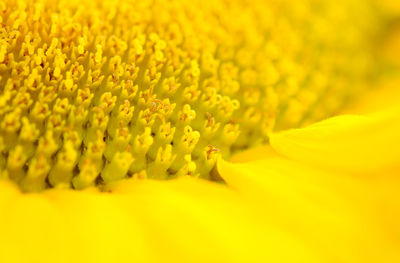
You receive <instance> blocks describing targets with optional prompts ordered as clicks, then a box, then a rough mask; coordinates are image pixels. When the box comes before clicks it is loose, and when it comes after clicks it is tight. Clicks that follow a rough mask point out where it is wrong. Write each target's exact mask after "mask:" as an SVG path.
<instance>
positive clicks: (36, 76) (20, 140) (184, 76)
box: [0, 0, 377, 191]
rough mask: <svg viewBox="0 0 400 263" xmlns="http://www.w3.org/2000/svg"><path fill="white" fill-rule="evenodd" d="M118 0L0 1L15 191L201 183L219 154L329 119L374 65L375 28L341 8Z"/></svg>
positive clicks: (0, 164) (8, 173)
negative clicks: (129, 181)
mask: <svg viewBox="0 0 400 263" xmlns="http://www.w3.org/2000/svg"><path fill="white" fill-rule="evenodd" d="M121 1H122V2H123V5H122V6H123V7H121ZM121 1H111V2H110V3H107V5H101V4H100V5H97V4H93V1H90V0H79V1H77V0H71V1H59V0H55V1H44V0H37V1H33V2H34V3H33V2H32V1H31V0H18V1H15V0H8V1H6V2H7V3H6V4H3V3H0V9H1V10H0V90H1V95H0V177H2V178H3V177H7V178H9V179H10V180H13V181H15V182H16V183H17V184H19V185H20V186H21V189H23V190H24V191H41V190H43V189H46V188H50V187H67V188H74V189H83V188H85V187H89V186H99V185H100V184H108V183H110V182H114V181H118V180H120V179H123V178H127V177H132V178H135V179H145V178H155V179H170V178H174V177H177V176H196V177H197V176H198V177H201V178H205V179H210V177H211V176H210V174H211V173H213V172H214V170H213V169H214V167H215V164H216V162H217V160H218V158H220V156H222V157H224V158H229V157H230V156H231V155H232V154H233V153H235V152H236V151H237V150H239V149H240V150H242V149H247V148H250V147H253V146H256V145H259V144H263V143H267V142H268V136H269V134H270V133H271V131H272V130H274V129H282V128H288V127H296V126H299V125H302V124H305V123H308V122H313V121H316V120H318V119H321V118H324V117H326V116H329V115H330V114H332V113H333V112H335V111H336V110H337V109H338V108H340V107H341V106H342V105H341V104H340V102H343V101H345V98H350V97H356V95H357V94H358V93H359V92H361V91H362V89H363V87H364V86H367V85H363V84H365V83H366V82H367V81H370V74H369V73H370V72H372V67H373V66H374V64H375V63H374V61H373V60H372V58H371V56H369V54H368V52H367V51H368V50H369V47H368V45H370V44H371V43H372V41H370V39H369V35H367V34H365V32H373V31H372V29H374V28H377V26H376V23H375V22H376V21H375V20H373V19H372V20H371V21H369V20H366V19H355V18H354V14H356V13H358V12H359V10H354V7H353V5H351V4H347V2H346V1H344V0H343V1H342V2H343V3H342V2H341V4H340V5H337V4H335V3H333V2H332V3H330V2H327V3H326V5H327V8H324V10H320V8H318V5H314V4H307V3H308V0H305V1H306V2H305V4H304V6H303V7H302V12H300V13H301V14H300V13H299V12H298V10H297V9H296V8H297V4H296V3H292V2H290V1H282V3H280V4H279V5H275V4H273V3H270V1H258V2H257V4H254V5H253V3H247V2H246V3H242V2H241V1H235V0H233V1H217V2H218V4H215V3H214V1H199V2H196V1H195V2H193V3H192V2H191V3H190V4H187V3H183V1H181V0H178V2H177V3H175V4H171V3H169V1H165V0H161V1H155V2H154V3H152V5H151V8H150V7H149V6H148V5H147V4H143V5H142V4H140V5H138V4H137V3H136V2H132V1H126V0H121ZM228 2H229V3H228ZM360 2H361V0H360ZM333 5H335V6H334V8H332V9H331V8H329V7H331V6H333ZM337 6H340V7H339V8H341V9H340V10H341V12H340V14H341V15H340V18H338V17H337V15H332V13H331V12H335V14H336V12H337V11H338V9H337V8H338V7H337ZM354 6H357V5H354ZM368 8H369V7H368V6H367V5H366V9H368ZM266 9H268V10H271V12H270V16H268V18H265V15H264V14H263V13H262V12H261V11H260V10H266ZM77 10H78V11H77ZM154 10H157V12H154ZM193 10H196V12H193ZM332 10H333V11H332ZM303 12H304V14H307V15H302V14H303ZM215 17H218V19H215ZM314 18H315V19H317V21H324V25H326V26H327V28H324V30H321V29H320V28H318V26H315V23H314V22H312V21H314ZM199 21H201V23H199ZM354 21H357V23H355V22H354ZM328 25H334V26H335V27H336V28H341V30H335V31H334V32H333V31H332V29H330V27H329V26H328ZM349 32H351V34H348V33H349ZM346 34H347V35H346ZM348 35H351V36H352V37H351V38H348V37H345V36H348ZM332 50H333V51H334V52H333V53H332V52H331V51H332ZM316 51H318V52H316ZM355 69H357V70H355Z"/></svg>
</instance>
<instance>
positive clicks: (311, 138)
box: [270, 106, 400, 174]
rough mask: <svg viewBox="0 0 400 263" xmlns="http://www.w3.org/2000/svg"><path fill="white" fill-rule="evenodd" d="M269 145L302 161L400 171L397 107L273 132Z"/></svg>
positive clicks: (347, 168)
mask: <svg viewBox="0 0 400 263" xmlns="http://www.w3.org/2000/svg"><path fill="white" fill-rule="evenodd" d="M270 142H271V145H272V147H273V148H274V149H275V150H276V151H277V152H278V153H280V154H282V155H284V156H287V157H289V158H291V159H294V160H298V161H302V162H304V163H307V164H310V165H313V166H318V167H324V168H329V169H331V170H334V171H343V172H351V173H361V174H373V173H379V174H382V173H398V172H399V171H400V107H398V106H397V107H395V108H391V109H390V110H388V111H382V112H379V113H377V114H373V115H370V116H357V115H344V116H338V117H334V118H330V119H328V120H325V121H322V122H319V123H316V124H314V125H311V126H308V127H306V128H302V129H293V130H288V131H284V132H280V133H275V134H272V135H271V137H270Z"/></svg>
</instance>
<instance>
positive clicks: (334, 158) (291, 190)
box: [218, 105, 400, 262]
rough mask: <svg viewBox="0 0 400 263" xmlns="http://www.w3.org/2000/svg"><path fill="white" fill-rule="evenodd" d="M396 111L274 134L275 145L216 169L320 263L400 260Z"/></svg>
mask: <svg viewBox="0 0 400 263" xmlns="http://www.w3.org/2000/svg"><path fill="white" fill-rule="evenodd" d="M398 109H399V107H395V106H393V105H391V107H390V109H386V110H381V111H379V112H376V113H374V114H370V115H368V116H360V115H343V116H339V117H334V118H331V119H328V120H325V121H322V122H319V123H316V124H314V125H311V126H309V127H306V128H303V129H294V130H288V131H284V132H280V133H276V134H273V135H272V136H271V138H270V139H271V146H265V147H260V148H256V149H253V150H249V151H248V152H246V153H241V154H239V155H237V156H235V157H234V158H233V161H232V162H231V163H229V162H224V161H221V162H219V165H218V170H219V172H220V174H221V176H222V177H223V178H224V179H225V180H226V182H227V183H228V185H230V186H231V187H233V188H235V189H236V190H237V191H238V192H239V193H240V194H242V195H243V197H244V198H247V199H248V200H249V203H251V204H253V207H254V209H255V210H257V211H259V213H260V217H263V218H265V221H268V222H271V221H274V222H275V223H276V224H277V225H279V226H280V227H281V229H285V230H286V231H287V232H289V233H291V234H292V235H293V236H294V237H297V238H298V239H299V240H302V241H303V242H304V243H306V244H309V245H310V246H311V247H313V248H314V250H315V253H317V254H319V255H321V256H322V257H325V258H324V260H323V262H399V260H400V257H399V252H398V248H399V247H400V228H399V226H398V221H399V219H400V194H399V191H398V189H399V188H400V184H399V181H400V180H399V178H398V176H399V171H400V170H399V165H400V136H399V134H400V125H399V123H400V122H399V120H400V119H399V116H400V114H399V110H398ZM253 157H256V158H254V160H255V161H252V162H251V161H250V162H249V161H248V160H249V159H252V158H253ZM242 160H244V161H242Z"/></svg>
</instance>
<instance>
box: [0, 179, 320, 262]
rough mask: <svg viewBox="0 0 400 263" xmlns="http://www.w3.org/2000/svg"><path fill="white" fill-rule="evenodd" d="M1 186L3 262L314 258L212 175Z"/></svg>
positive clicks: (301, 260) (0, 210) (306, 260)
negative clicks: (78, 187)
mask: <svg viewBox="0 0 400 263" xmlns="http://www.w3.org/2000/svg"><path fill="white" fill-rule="evenodd" d="M0 190H1V191H0V214H1V217H0V233H1V234H0V262H247V261H249V262H257V261H260V262H267V261H269V262H294V261H296V262H313V260H312V258H311V256H310V255H309V254H308V253H307V249H306V248H305V247H303V245H301V244H299V243H298V242H296V240H293V238H291V237H290V236H289V235H287V234H286V233H285V232H283V231H280V230H277V229H275V227H274V226H272V225H265V224H264V222H262V221H260V220H259V219H258V218H257V217H256V216H255V215H254V214H252V213H251V210H249V209H248V208H247V203H245V202H244V201H243V200H242V199H241V198H240V196H238V195H237V193H236V192H234V191H232V190H230V189H228V188H227V187H226V186H223V185H218V184H214V183H211V182H206V181H201V180H195V179H180V180H174V181H170V182H157V181H151V180H147V181H144V182H138V181H135V182H124V185H123V186H118V187H115V189H113V190H114V193H113V194H107V193H98V192H95V191H88V190H85V191H80V192H79V191H70V190H59V189H55V190H50V191H46V192H44V193H42V194H21V193H20V192H19V191H18V190H16V188H15V187H14V186H11V185H10V184H8V183H4V182H0ZM288 250H290V251H291V253H287V251H288Z"/></svg>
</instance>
